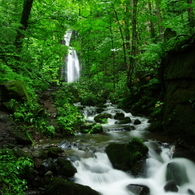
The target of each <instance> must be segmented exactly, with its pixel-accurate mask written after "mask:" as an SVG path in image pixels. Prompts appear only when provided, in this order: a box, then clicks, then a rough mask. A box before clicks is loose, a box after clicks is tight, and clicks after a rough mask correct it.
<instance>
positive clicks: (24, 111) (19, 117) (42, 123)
mask: <svg viewBox="0 0 195 195" xmlns="http://www.w3.org/2000/svg"><path fill="white" fill-rule="evenodd" d="M9 106H10V107H11V108H12V109H13V110H14V112H13V114H12V116H13V118H14V120H15V121H16V122H19V123H22V124H23V125H24V124H25V125H26V128H27V129H28V128H33V129H34V131H36V132H42V133H43V134H44V135H46V136H54V135H55V127H54V126H53V125H50V124H49V123H48V121H47V114H46V113H45V112H44V110H43V109H42V108H41V107H40V106H39V105H38V104H37V105H36V104H35V102H34V103H30V102H24V103H21V102H18V101H16V100H15V99H11V100H10V102H9Z"/></svg>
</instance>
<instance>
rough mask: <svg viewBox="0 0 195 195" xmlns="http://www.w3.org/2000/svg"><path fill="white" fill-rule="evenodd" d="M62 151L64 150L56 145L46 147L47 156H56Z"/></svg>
mask: <svg viewBox="0 0 195 195" xmlns="http://www.w3.org/2000/svg"><path fill="white" fill-rule="evenodd" d="M63 153H64V150H62V149H61V148H58V147H52V148H49V149H48V153H47V154H48V156H49V157H51V158H58V157H59V156H61V155H62V154H63Z"/></svg>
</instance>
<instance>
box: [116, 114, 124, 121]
mask: <svg viewBox="0 0 195 195" xmlns="http://www.w3.org/2000/svg"><path fill="white" fill-rule="evenodd" d="M124 118H125V114H124V113H122V112H117V113H116V114H115V115H114V119H116V120H123V119H124Z"/></svg>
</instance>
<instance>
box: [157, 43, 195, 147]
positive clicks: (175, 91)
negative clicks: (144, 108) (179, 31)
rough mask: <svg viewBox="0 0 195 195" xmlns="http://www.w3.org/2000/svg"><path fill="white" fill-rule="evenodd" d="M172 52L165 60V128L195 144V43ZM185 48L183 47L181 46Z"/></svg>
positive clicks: (162, 80)
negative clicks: (194, 141)
mask: <svg viewBox="0 0 195 195" xmlns="http://www.w3.org/2000/svg"><path fill="white" fill-rule="evenodd" d="M178 48H179V49H175V50H172V51H169V53H168V54H167V56H166V58H165V59H164V60H163V61H162V63H161V68H160V71H159V72H160V77H161V82H162V87H163V94H164V120H163V124H164V129H165V130H166V131H168V132H169V133H174V134H177V136H178V137H181V138H182V139H184V140H186V141H188V142H191V143H193V140H194V138H195V117H193V116H195V68H194V64H195V58H194V52H195V42H192V43H191V40H189V41H188V42H185V43H183V45H181V46H179V47H178ZM181 48H182V49H181Z"/></svg>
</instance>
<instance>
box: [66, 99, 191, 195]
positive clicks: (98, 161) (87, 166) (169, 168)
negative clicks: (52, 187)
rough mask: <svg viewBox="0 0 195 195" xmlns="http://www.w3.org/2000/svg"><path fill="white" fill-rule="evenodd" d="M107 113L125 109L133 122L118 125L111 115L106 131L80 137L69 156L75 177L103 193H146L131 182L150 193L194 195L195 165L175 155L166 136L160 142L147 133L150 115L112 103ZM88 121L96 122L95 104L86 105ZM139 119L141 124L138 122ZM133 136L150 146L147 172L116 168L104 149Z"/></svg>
mask: <svg viewBox="0 0 195 195" xmlns="http://www.w3.org/2000/svg"><path fill="white" fill-rule="evenodd" d="M106 105H107V107H106V108H105V111H104V112H107V113H110V114H111V115H113V116H114V114H115V113H116V112H119V111H120V112H123V113H124V114H125V116H129V117H131V119H132V122H131V123H129V124H122V125H119V124H116V120H115V119H113V117H111V118H110V119H109V120H108V124H104V125H103V129H104V132H105V134H101V135H86V134H85V135H83V134H78V135H77V136H76V140H77V141H76V142H77V144H76V145H77V146H76V147H73V148H72V149H71V150H70V152H69V158H70V160H71V162H72V163H73V165H74V166H75V167H76V169H77V171H78V172H77V173H76V174H75V176H74V181H75V182H76V183H79V184H82V185H87V186H90V187H91V188H92V189H94V190H96V191H98V192H100V193H101V194H102V195H137V194H141V195H143V194H145V193H143V192H140V191H139V188H137V191H136V190H135V189H134V190H133V189H132V188H129V187H128V186H130V184H133V185H134V184H137V185H139V186H142V187H143V186H147V187H148V188H149V189H150V193H149V194H150V195H192V194H194V192H195V164H194V163H193V162H191V161H190V160H187V159H185V158H174V159H173V158H172V156H173V153H174V146H173V145H171V144H169V143H165V142H164V143H163V142H162V140H163V137H158V138H160V139H161V142H159V141H156V140H155V139H154V138H153V135H152V134H151V133H149V132H147V127H148V126H149V123H148V120H147V118H144V117H135V116H133V115H132V114H131V113H126V112H124V111H122V110H120V109H118V108H117V107H116V106H115V105H112V104H111V103H109V102H108V103H107V104H106ZM83 113H84V115H85V118H86V120H87V121H90V122H93V118H94V116H95V115H96V114H97V113H96V108H95V107H85V109H84V110H83ZM136 119H139V120H140V121H141V124H138V125H134V124H133V122H134V121H135V120H136ZM130 126H134V130H131V131H126V130H125V129H126V128H127V127H130ZM132 137H141V138H142V139H143V140H144V143H145V144H146V145H147V146H148V148H149V152H148V157H147V159H146V162H145V168H144V174H142V175H141V176H139V177H134V176H133V175H131V174H130V173H126V172H123V171H120V170H117V169H114V168H113V166H112V164H111V162H110V160H109V158H108V156H107V154H106V153H105V152H104V150H105V147H106V145H108V144H109V143H111V142H116V143H127V142H129V140H130V139H131V138H132ZM170 180H171V181H174V187H173V188H174V190H175V191H174V192H173V191H171V192H170V191H169V192H165V190H164V186H165V184H166V183H167V182H168V181H170Z"/></svg>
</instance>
